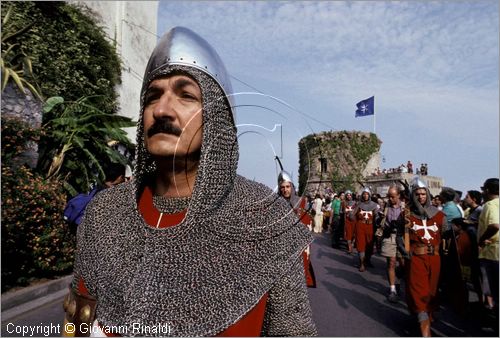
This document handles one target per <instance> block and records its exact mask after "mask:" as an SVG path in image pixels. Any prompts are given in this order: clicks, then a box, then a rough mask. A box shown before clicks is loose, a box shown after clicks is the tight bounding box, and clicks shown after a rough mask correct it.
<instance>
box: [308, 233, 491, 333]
mask: <svg viewBox="0 0 500 338" xmlns="http://www.w3.org/2000/svg"><path fill="white" fill-rule="evenodd" d="M314 236H315V241H314V243H313V245H312V247H311V261H312V264H313V267H314V272H315V274H316V280H317V288H316V289H313V288H309V296H310V300H311V306H312V309H313V316H314V320H315V322H316V325H317V328H318V331H319V332H318V333H319V335H320V336H330V337H349V336H351V337H362V336H365V337H392V336H403V337H404V336H419V335H420V330H419V328H418V326H417V324H416V319H414V318H413V317H412V316H411V315H410V314H409V312H408V311H407V307H406V303H405V302H404V284H402V286H401V289H402V291H401V298H402V299H401V300H400V301H399V302H398V303H396V304H393V303H390V302H389V301H388V300H387V299H386V294H387V291H388V283H387V279H386V278H387V277H386V274H385V264H386V263H385V259H384V258H383V257H380V256H377V255H375V256H373V257H372V263H373V265H374V268H368V269H367V271H365V272H363V273H361V272H359V271H358V268H357V261H358V259H357V256H355V255H348V254H347V253H346V252H345V251H344V250H343V249H342V250H340V249H333V248H331V247H330V239H329V237H328V235H327V234H315V235H314ZM471 299H472V298H471ZM477 313H479V311H476V313H475V314H469V316H468V317H467V318H460V317H458V316H457V315H455V313H453V312H452V311H451V310H450V309H449V308H448V307H446V306H442V307H441V311H439V312H438V313H437V314H436V317H437V319H436V321H435V322H434V323H433V325H432V326H433V335H434V336H453V337H461V336H475V337H478V336H481V337H483V336H498V322H496V324H492V322H491V318H477V317H478V316H477V315H476V314H477ZM486 324H488V325H490V326H492V325H493V326H495V327H496V331H495V330H494V329H492V328H491V327H486V326H487V325H486Z"/></svg>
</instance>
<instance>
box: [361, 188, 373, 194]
mask: <svg viewBox="0 0 500 338" xmlns="http://www.w3.org/2000/svg"><path fill="white" fill-rule="evenodd" d="M365 192H367V193H368V194H369V195H370V196H371V195H372V191H371V190H370V188H368V187H364V188H363V190H361V195H363V193H365Z"/></svg>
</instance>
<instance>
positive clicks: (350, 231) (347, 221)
mask: <svg viewBox="0 0 500 338" xmlns="http://www.w3.org/2000/svg"><path fill="white" fill-rule="evenodd" d="M342 208H343V209H344V239H345V240H346V241H352V240H353V239H354V235H355V231H354V230H355V226H356V222H355V221H352V220H351V218H350V214H351V212H352V211H354V208H355V204H353V205H351V206H348V205H347V202H343V203H342Z"/></svg>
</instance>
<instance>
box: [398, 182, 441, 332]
mask: <svg viewBox="0 0 500 338" xmlns="http://www.w3.org/2000/svg"><path fill="white" fill-rule="evenodd" d="M408 211H409V212H408ZM445 224H446V215H445V214H444V213H443V212H442V211H439V210H438V209H437V208H436V207H434V206H432V205H431V194H430V191H429V188H428V187H427V184H426V183H425V182H423V181H422V180H421V179H420V178H419V177H418V176H415V177H414V179H413V180H412V182H411V193H410V208H409V210H407V209H405V228H406V229H405V236H407V237H408V240H404V242H405V244H404V246H405V248H404V249H403V250H402V252H403V256H404V257H406V258H407V261H406V262H405V267H406V269H407V271H406V302H407V304H408V308H409V310H410V312H411V313H413V314H415V315H416V316H417V319H418V322H419V325H420V333H421V334H422V336H423V337H430V336H431V322H432V314H433V312H434V311H435V310H437V309H438V307H439V304H438V294H437V292H438V282H439V274H440V268H441V260H440V257H439V251H440V248H439V245H440V243H441V232H442V229H443V227H444V226H445Z"/></svg>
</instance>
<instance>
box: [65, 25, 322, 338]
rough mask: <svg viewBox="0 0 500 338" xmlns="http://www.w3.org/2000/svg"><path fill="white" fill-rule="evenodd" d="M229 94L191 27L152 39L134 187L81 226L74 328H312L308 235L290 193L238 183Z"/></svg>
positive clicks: (213, 57) (101, 205)
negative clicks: (294, 210)
mask: <svg viewBox="0 0 500 338" xmlns="http://www.w3.org/2000/svg"><path fill="white" fill-rule="evenodd" d="M232 94H233V93H232V89H231V85H230V81H229V75H228V74H227V73H226V70H225V67H224V65H223V64H222V61H221V59H220V57H219V56H218V54H217V53H216V51H215V50H214V49H213V48H212V47H211V46H210V45H209V44H208V42H206V41H205V40H204V39H202V38H201V37H200V36H198V35H197V34H196V33H194V32H192V31H191V30H189V29H186V28H183V27H175V28H173V29H172V30H171V31H170V32H168V33H167V34H165V35H164V36H163V37H162V38H161V39H160V40H159V42H158V44H157V46H156V47H155V49H154V51H153V53H152V55H151V57H150V59H149V62H148V65H147V67H146V71H145V76H144V82H143V86H142V91H141V111H140V116H139V121H138V125H137V150H136V166H135V171H134V179H133V180H131V181H129V182H125V183H122V184H120V185H117V186H114V187H112V188H109V189H106V190H104V191H102V192H100V193H99V194H97V195H96V196H95V198H94V199H93V200H92V201H91V202H90V204H89V205H88V207H87V210H86V213H85V216H84V218H83V222H82V223H81V225H80V226H79V228H78V234H77V240H78V242H77V252H76V261H75V268H74V281H73V283H72V287H71V290H70V294H69V295H68V297H67V298H66V300H65V304H64V305H65V309H66V321H67V322H72V323H73V324H75V326H74V327H76V332H73V334H75V335H84V334H85V333H87V334H88V333H89V332H90V331H92V333H95V332H96V331H99V330H100V334H101V335H102V334H108V335H109V334H120V335H138V336H214V335H221V336H259V335H265V336H274V335H281V336H308V335H316V334H317V332H316V328H315V325H314V323H313V321H312V312H311V307H310V303H309V299H308V294H307V286H306V282H305V276H304V268H303V261H302V252H303V251H304V250H305V248H306V247H307V246H308V245H309V244H310V243H311V242H312V236H311V234H310V232H309V231H308V230H307V229H306V228H305V227H299V226H297V222H298V220H297V216H296V215H295V214H294V213H291V212H290V206H289V204H288V203H286V201H285V200H284V199H282V198H281V197H279V196H277V195H276V194H274V193H273V192H272V191H271V190H270V189H268V188H267V187H265V186H264V185H262V184H259V183H256V182H253V181H250V180H247V179H246V178H244V177H241V176H239V175H237V173H236V169H237V162H238V157H239V155H238V143H237V130H236V127H235V123H234V119H233V112H232V108H231V107H232V98H231V95H232ZM96 304H97V306H95V305H96ZM89 326H90V329H91V330H87V331H86V332H82V328H83V329H89ZM117 330H118V331H119V332H116V331H117ZM67 333H68V332H67ZM69 333H71V332H69Z"/></svg>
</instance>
